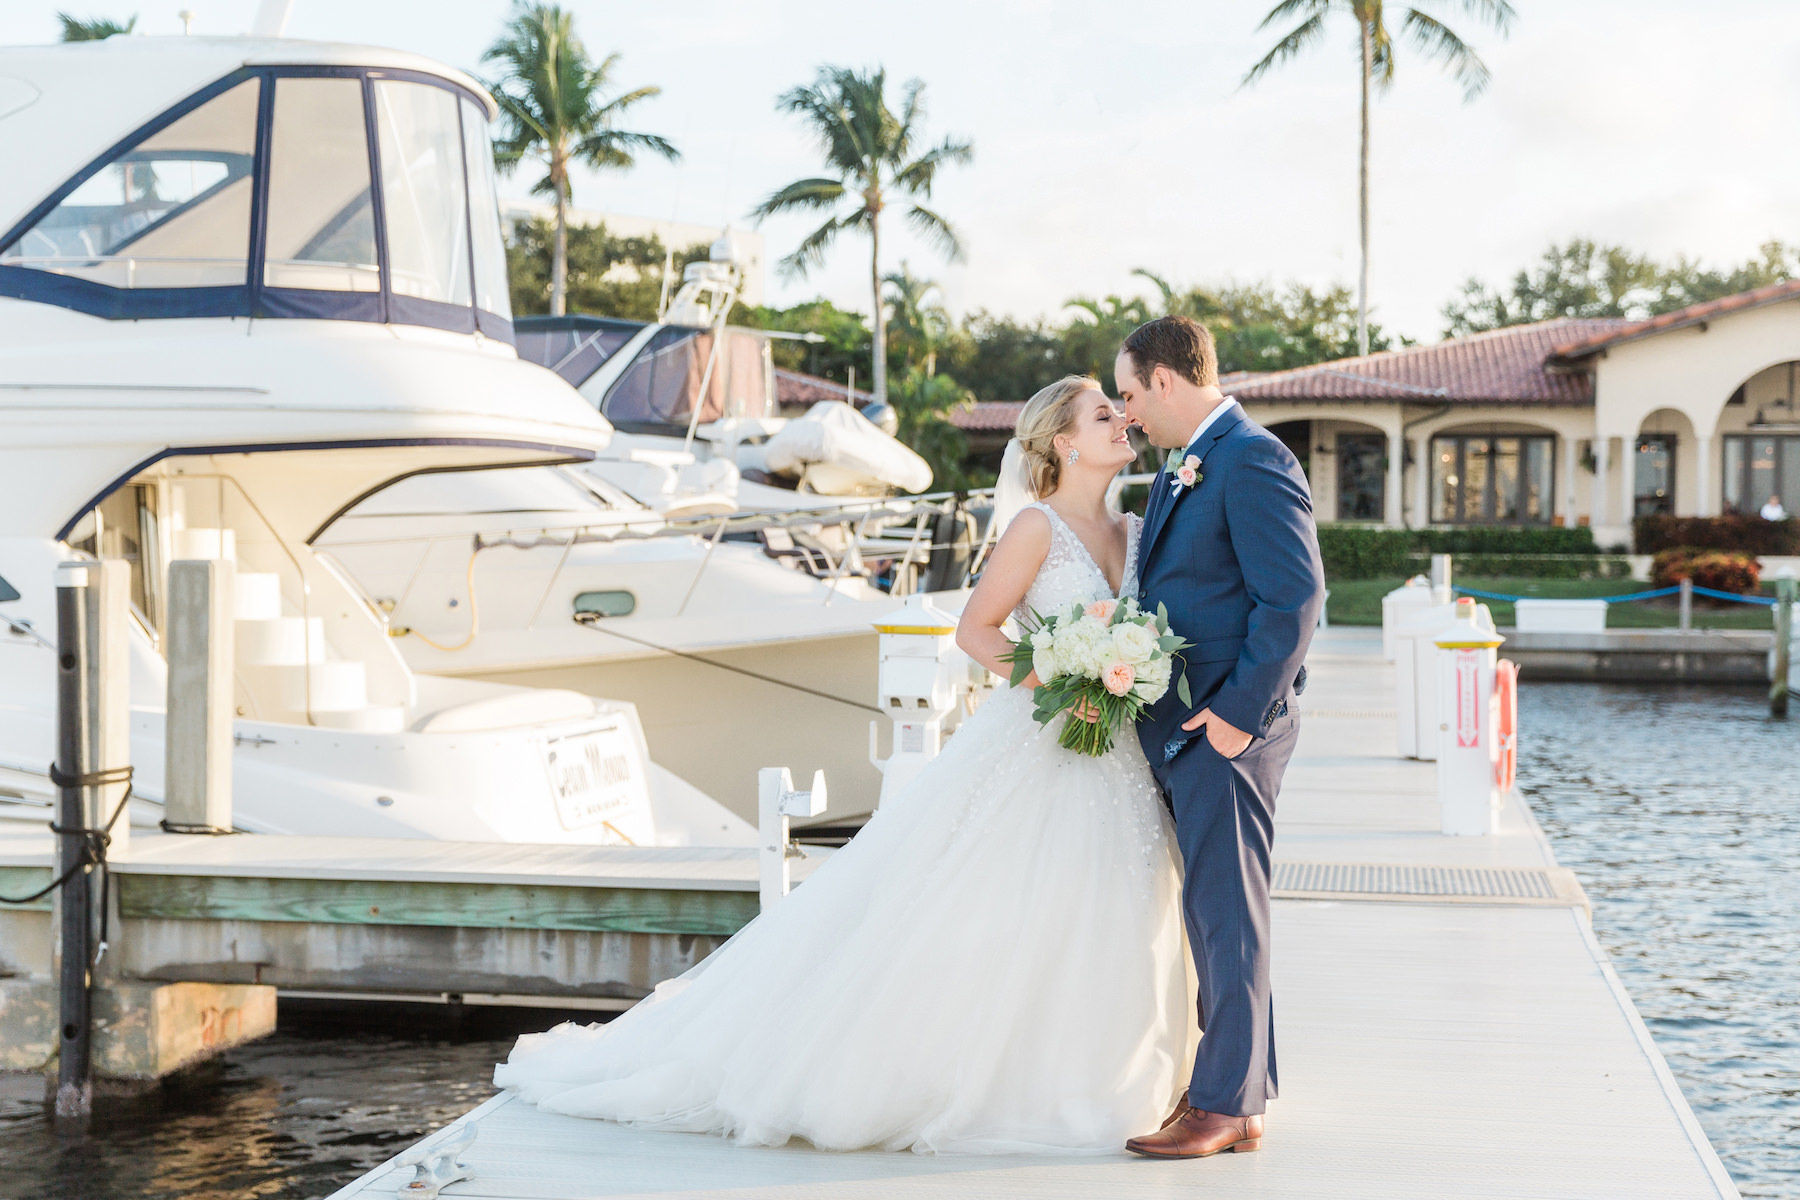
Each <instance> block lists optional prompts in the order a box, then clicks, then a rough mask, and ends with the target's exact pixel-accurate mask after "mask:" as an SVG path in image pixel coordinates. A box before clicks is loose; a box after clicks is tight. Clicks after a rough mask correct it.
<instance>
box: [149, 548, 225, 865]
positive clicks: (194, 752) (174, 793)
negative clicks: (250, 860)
mask: <svg viewBox="0 0 1800 1200" xmlns="http://www.w3.org/2000/svg"><path fill="white" fill-rule="evenodd" d="M234 574H235V573H234V570H233V568H232V564H231V563H230V562H229V561H228V560H226V559H195V560H189V561H181V562H173V563H170V564H169V622H168V635H167V642H166V647H165V648H166V651H167V657H168V663H169V690H168V719H167V723H166V724H165V726H164V728H165V737H166V738H167V742H166V752H165V758H164V761H165V762H166V763H167V764H168V765H167V770H166V777H165V782H164V784H163V805H164V817H163V828H164V829H166V830H168V831H169V832H170V833H229V832H230V831H231V720H232V709H233V704H234V697H233V692H232V680H233V676H232V651H233V645H232V619H233V609H234V607H235V605H236V590H235V588H236V585H235V579H234Z"/></svg>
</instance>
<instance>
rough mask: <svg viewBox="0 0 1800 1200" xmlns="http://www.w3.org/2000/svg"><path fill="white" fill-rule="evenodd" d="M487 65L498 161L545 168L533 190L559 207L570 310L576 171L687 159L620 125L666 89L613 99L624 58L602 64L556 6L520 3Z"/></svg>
mask: <svg viewBox="0 0 1800 1200" xmlns="http://www.w3.org/2000/svg"><path fill="white" fill-rule="evenodd" d="M481 61H482V62H484V63H491V64H493V65H495V66H497V67H498V68H499V71H500V73H499V75H498V77H496V78H495V79H492V80H489V81H487V87H488V90H489V91H490V92H492V93H493V96H494V102H495V103H496V104H498V105H499V106H500V131H499V136H498V137H497V138H496V139H495V141H494V163H495V165H496V166H497V167H498V168H499V169H500V171H501V173H502V174H510V173H511V172H512V171H514V170H515V169H517V168H518V166H519V165H520V164H521V163H523V162H524V161H525V160H526V159H535V160H537V161H538V162H540V163H541V164H542V165H543V167H544V174H543V176H542V177H541V178H540V179H538V180H537V181H536V182H535V183H533V184H532V185H531V190H532V191H533V192H534V193H536V194H538V195H541V196H548V197H550V198H551V200H552V202H553V203H554V204H555V205H556V226H555V229H556V237H555V239H554V241H553V243H552V247H551V265H550V311H551V312H552V313H557V314H560V313H562V312H563V311H564V304H565V293H564V276H563V272H564V262H565V246H564V241H565V231H566V229H567V225H568V207H569V168H570V166H571V165H572V164H575V163H583V164H586V165H587V166H590V167H593V168H595V169H602V168H611V169H614V170H625V169H628V168H630V167H632V166H634V165H635V164H636V162H637V159H636V155H637V154H639V153H645V152H648V153H651V154H657V155H660V156H662V157H663V158H666V159H669V160H670V161H673V160H675V159H677V158H679V157H681V154H680V152H679V151H677V150H676V149H675V147H674V146H673V145H671V144H670V143H669V142H668V140H667V139H665V138H662V137H660V136H658V135H656V134H653V133H633V132H629V131H627V130H623V129H620V128H619V121H620V120H621V119H622V118H623V117H624V115H625V113H626V112H627V111H628V110H629V109H631V108H632V107H633V106H635V105H637V104H638V103H640V102H641V101H644V100H647V99H649V98H650V97H651V96H655V95H658V94H659V93H660V92H661V91H662V89H661V88H657V87H641V88H637V89H635V90H633V91H628V92H621V93H618V94H616V95H615V94H613V92H614V82H613V75H614V72H615V69H616V68H617V67H618V64H619V56H618V55H617V54H610V55H608V56H607V57H605V58H604V59H602V60H600V61H599V62H598V63H596V62H595V61H594V60H593V58H592V57H591V56H590V55H589V54H588V51H587V47H586V46H585V45H584V44H583V43H582V41H581V39H580V38H579V37H577V36H576V34H575V18H574V16H573V15H572V14H570V13H569V12H568V11H567V10H565V9H563V8H562V7H560V6H559V5H555V4H527V3H525V2H524V0H518V2H517V3H515V5H514V6H513V11H512V16H511V17H510V19H509V20H508V21H507V24H506V29H505V30H504V31H503V32H502V33H501V35H500V37H499V38H497V39H496V40H495V42H494V44H493V45H491V46H489V47H488V48H487V52H486V53H485V54H483V55H482V58H481Z"/></svg>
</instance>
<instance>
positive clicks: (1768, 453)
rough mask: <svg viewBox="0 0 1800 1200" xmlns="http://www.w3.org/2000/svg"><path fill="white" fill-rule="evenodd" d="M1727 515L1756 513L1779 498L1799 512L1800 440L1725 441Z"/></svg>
mask: <svg viewBox="0 0 1800 1200" xmlns="http://www.w3.org/2000/svg"><path fill="white" fill-rule="evenodd" d="M1724 482H1725V511H1726V512H1728V513H1756V512H1760V511H1762V506H1763V505H1765V504H1767V503H1768V502H1769V497H1771V496H1778V497H1780V499H1781V506H1782V507H1783V508H1785V509H1786V510H1787V511H1788V512H1790V513H1792V512H1800V436H1793V435H1782V434H1754V435H1751V436H1748V437H1746V436H1741V435H1740V436H1734V437H1727V438H1726V439H1725V481H1724Z"/></svg>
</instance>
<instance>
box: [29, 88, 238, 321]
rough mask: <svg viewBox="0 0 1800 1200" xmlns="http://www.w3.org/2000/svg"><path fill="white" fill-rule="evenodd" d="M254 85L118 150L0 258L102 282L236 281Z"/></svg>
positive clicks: (184, 284)
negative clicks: (126, 147)
mask: <svg viewBox="0 0 1800 1200" xmlns="http://www.w3.org/2000/svg"><path fill="white" fill-rule="evenodd" d="M260 94H261V82H260V81H259V80H255V79H250V80H246V81H245V82H243V83H240V84H238V85H237V86H236V87H234V88H231V89H230V90H229V91H226V92H224V93H222V94H220V95H217V96H214V97H213V98H212V99H210V100H208V101H206V102H205V103H203V104H201V105H200V106H199V107H197V108H195V109H193V110H192V111H190V112H188V113H186V114H185V115H183V116H180V117H178V118H176V119H175V120H174V121H172V122H170V123H169V124H167V125H165V126H163V127H162V128H161V129H158V130H156V131H155V132H153V133H150V134H149V135H147V136H146V137H144V138H143V139H142V140H140V141H139V142H138V143H137V144H136V145H134V146H132V147H131V148H130V149H127V150H122V151H120V152H119V153H118V154H116V155H114V156H113V158H112V159H111V160H109V161H108V162H106V163H105V164H103V165H101V166H100V167H99V169H97V170H95V171H94V172H92V173H91V174H89V175H88V176H87V177H86V178H85V179H83V180H82V181H81V183H80V184H78V185H77V186H76V187H75V189H74V190H73V191H71V192H70V193H69V194H68V195H66V196H64V197H63V198H62V200H61V202H59V203H58V204H57V205H56V207H55V208H53V209H51V210H50V211H49V212H48V213H46V214H44V216H43V217H41V218H40V219H39V220H38V221H36V222H35V223H34V224H32V225H31V227H30V228H28V229H26V230H24V231H23V232H22V233H21V234H20V235H19V236H18V237H16V238H14V239H13V240H12V242H11V244H9V245H7V246H6V247H5V249H4V250H0V267H22V268H27V269H30V270H34V271H41V272H48V273H51V274H55V275H60V276H65V277H69V278H73V279H80V280H85V281H87V282H89V283H95V284H102V285H104V286H106V287H108V288H125V289H134V290H135V289H143V288H171V287H175V288H196V287H220V286H225V287H230V286H241V285H242V284H243V283H244V276H245V272H246V270H247V268H248V264H249V255H250V192H251V177H252V168H253V165H254V162H255V151H256V106H257V101H258V98H259V96H260Z"/></svg>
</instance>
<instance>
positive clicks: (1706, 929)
mask: <svg viewBox="0 0 1800 1200" xmlns="http://www.w3.org/2000/svg"><path fill="white" fill-rule="evenodd" d="M1519 747H1520V750H1519V755H1520V760H1519V777H1520V782H1521V786H1522V788H1523V790H1524V792H1525V795H1526V796H1527V797H1528V798H1529V799H1530V801H1531V804H1532V808H1533V809H1534V811H1535V812H1536V813H1537V816H1538V820H1539V821H1540V822H1541V823H1542V824H1543V826H1544V828H1545V830H1546V831H1547V832H1548V833H1549V835H1550V839H1551V841H1552V842H1553V844H1554V845H1555V847H1556V855H1557V858H1558V859H1559V860H1560V861H1561V863H1562V864H1563V865H1564V866H1566V867H1570V868H1572V869H1573V870H1574V871H1575V873H1576V874H1577V875H1578V876H1579V877H1580V879H1581V882H1582V885H1583V886H1584V887H1586V888H1587V891H1588V895H1589V897H1590V898H1591V899H1592V900H1593V903H1594V930H1595V933H1596V934H1597V935H1598V936H1599V939H1600V941H1601V943H1602V944H1603V945H1604V946H1605V947H1606V949H1607V951H1608V953H1609V954H1610V955H1611V956H1612V961H1613V966H1614V967H1615V968H1616V969H1617V971H1618V973H1619V977H1620V979H1621V980H1622V981H1623V982H1624V984H1625V988H1626V990H1627V991H1629V992H1630V993H1631V997H1632V1000H1633V1001H1634V1002H1635V1003H1636V1005H1637V1008H1638V1011H1639V1012H1640V1013H1641V1014H1643V1017H1644V1021H1645V1023H1646V1024H1647V1025H1648V1026H1649V1027H1650V1032H1651V1033H1652V1034H1653V1035H1654V1036H1655V1038H1656V1043H1657V1045H1658V1046H1659V1047H1661V1049H1662V1052H1663V1055H1664V1056H1665V1057H1666V1058H1667V1059H1668V1062H1669V1067H1670V1069H1671V1070H1673V1071H1674V1073H1675V1078H1676V1079H1677V1080H1678V1081H1679V1082H1680V1084H1681V1089H1682V1091H1683V1092H1684V1093H1685V1094H1686V1096H1687V1098H1688V1102H1689V1103H1690V1104H1691V1105H1692V1106H1693V1109H1694V1113H1695V1115H1696V1116H1697V1117H1698V1118H1699V1120H1700V1124H1701V1126H1702V1127H1704V1128H1705V1130H1706V1133H1707V1136H1708V1137H1709V1138H1710V1139H1711V1140H1712V1144H1713V1146H1714V1147H1715V1148H1716V1149H1717V1150H1718V1152H1719V1157H1720V1158H1722V1159H1723V1160H1724V1162H1725V1166H1726V1168H1727V1169H1728V1170H1729V1171H1730V1172H1731V1176H1732V1178H1733V1179H1734V1180H1735V1181H1736V1182H1737V1184H1738V1187H1739V1188H1740V1189H1741V1190H1742V1191H1743V1193H1744V1195H1746V1196H1757V1197H1766V1196H1778V1197H1800V771H1797V770H1796V767H1797V766H1800V711H1796V713H1795V715H1794V718H1793V719H1791V720H1790V721H1788V722H1786V723H1780V722H1775V721H1771V720H1770V719H1769V717H1768V705H1767V701H1766V699H1765V698H1764V697H1763V695H1762V694H1761V692H1760V691H1759V690H1758V691H1748V690H1747V691H1738V690H1735V689H1733V690H1721V689H1719V688H1687V687H1680V688H1677V687H1626V686H1619V685H1616V684H1609V685H1605V686H1601V685H1597V684H1574V683H1570V684H1528V685H1527V686H1525V687H1523V688H1521V689H1520V701H1519Z"/></svg>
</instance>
